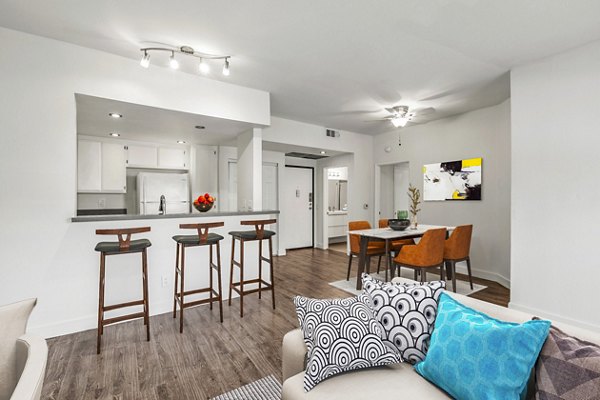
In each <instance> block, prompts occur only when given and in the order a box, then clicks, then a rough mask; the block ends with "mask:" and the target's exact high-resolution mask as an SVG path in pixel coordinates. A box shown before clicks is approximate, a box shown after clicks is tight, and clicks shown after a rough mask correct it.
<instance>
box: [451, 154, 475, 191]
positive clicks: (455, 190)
mask: <svg viewBox="0 0 600 400" xmlns="http://www.w3.org/2000/svg"><path fill="white" fill-rule="evenodd" d="M480 160H481V158H480ZM466 197H467V196H466V195H464V194H460V192H459V191H458V190H455V191H454V193H452V199H453V200H464V199H465V198H466Z"/></svg>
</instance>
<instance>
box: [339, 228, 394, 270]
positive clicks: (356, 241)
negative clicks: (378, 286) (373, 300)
mask: <svg viewBox="0 0 600 400" xmlns="http://www.w3.org/2000/svg"><path fill="white" fill-rule="evenodd" d="M361 229H371V224H370V223H369V222H368V221H350V222H348V231H349V232H352V231H357V230H361ZM349 236H350V255H349V256H348V274H347V275H346V280H347V281H348V280H350V269H351V268H352V258H353V257H358V256H359V255H360V236H359V235H353V234H352V233H350V234H349ZM383 255H385V243H383V242H372V241H370V242H369V246H368V247H367V260H366V261H367V268H366V271H365V272H367V273H369V272H370V271H371V257H372V256H379V260H378V262H377V271H378V272H379V267H380V266H381V257H382V256H383Z"/></svg>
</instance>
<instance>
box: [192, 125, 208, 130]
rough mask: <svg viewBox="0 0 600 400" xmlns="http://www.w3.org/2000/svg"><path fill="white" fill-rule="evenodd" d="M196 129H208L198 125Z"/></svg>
mask: <svg viewBox="0 0 600 400" xmlns="http://www.w3.org/2000/svg"><path fill="white" fill-rule="evenodd" d="M194 128H196V129H206V127H205V126H203V125H196V126H195V127H194Z"/></svg>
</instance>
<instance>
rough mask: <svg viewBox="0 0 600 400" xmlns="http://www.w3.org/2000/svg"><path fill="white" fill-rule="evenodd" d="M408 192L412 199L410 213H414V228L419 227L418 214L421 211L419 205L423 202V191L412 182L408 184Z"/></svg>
mask: <svg viewBox="0 0 600 400" xmlns="http://www.w3.org/2000/svg"><path fill="white" fill-rule="evenodd" d="M407 194H408V198H409V199H410V214H411V215H412V219H413V221H412V222H413V227H412V229H417V214H418V213H419V211H421V209H420V208H419V205H420V204H421V191H420V190H419V189H417V188H416V187H414V186H413V185H412V183H411V184H409V186H408V193H407Z"/></svg>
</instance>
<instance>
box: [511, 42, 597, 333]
mask: <svg viewBox="0 0 600 400" xmlns="http://www.w3.org/2000/svg"><path fill="white" fill-rule="evenodd" d="M511 92H512V112H511V113H512V166H513V170H512V235H511V236H512V237H511V244H512V261H511V265H512V287H511V289H512V290H511V303H510V306H511V307H514V308H518V309H522V310H526V311H530V312H532V313H537V314H539V315H543V316H547V317H550V318H555V319H562V320H565V321H567V322H571V323H577V324H580V325H587V326H588V327H591V328H593V329H595V330H600V312H599V311H598V302H597V300H596V295H597V292H598V282H599V281H600V258H599V257H598V254H599V253H598V249H599V248H600V212H599V210H600V208H599V206H598V199H599V198H600V185H599V183H598V182H599V180H598V169H599V167H600V158H599V156H598V149H599V148H600V135H599V134H598V132H599V127H600V112H599V104H600V41H599V42H594V43H592V44H589V45H587V46H585V47H581V48H578V49H575V50H572V51H569V52H566V53H563V54H559V55H556V56H553V57H550V58H547V59H544V60H541V61H539V62H536V63H532V64H529V65H526V66H522V67H519V68H516V69H515V70H513V71H512V73H511Z"/></svg>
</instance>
